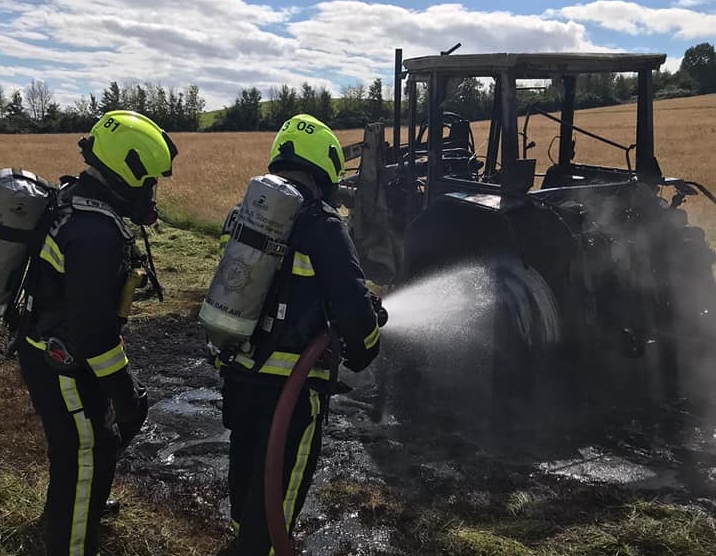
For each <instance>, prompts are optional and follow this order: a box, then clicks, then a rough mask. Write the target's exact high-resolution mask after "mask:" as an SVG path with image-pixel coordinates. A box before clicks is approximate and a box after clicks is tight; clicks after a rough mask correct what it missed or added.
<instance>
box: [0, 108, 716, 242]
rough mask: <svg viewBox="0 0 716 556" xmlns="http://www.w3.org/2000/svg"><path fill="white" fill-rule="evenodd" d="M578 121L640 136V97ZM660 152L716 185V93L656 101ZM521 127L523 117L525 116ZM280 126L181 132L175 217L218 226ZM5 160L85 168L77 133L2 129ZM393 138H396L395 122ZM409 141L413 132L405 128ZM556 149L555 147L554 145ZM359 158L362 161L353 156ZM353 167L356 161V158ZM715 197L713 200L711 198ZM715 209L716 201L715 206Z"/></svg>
mask: <svg viewBox="0 0 716 556" xmlns="http://www.w3.org/2000/svg"><path fill="white" fill-rule="evenodd" d="M575 124H576V125H577V126H579V127H582V128H586V129H587V130H589V131H591V132H595V133H598V134H601V135H603V136H604V137H606V138H608V139H610V140H612V141H616V142H617V143H620V144H623V145H627V146H628V145H629V144H630V143H631V142H632V141H633V140H634V129H635V126H636V106H635V105H633V104H628V105H620V106H610V107H606V108H595V109H592V110H584V111H580V112H578V113H577V115H576V118H575ZM488 126H489V124H488V122H476V123H474V124H473V133H474V136H475V146H476V149H477V151H478V153H480V152H482V153H484V151H485V148H486V147H485V140H486V138H487V133H488ZM654 127H655V143H656V156H657V158H658V160H659V163H660V165H661V169H662V171H663V173H664V174H665V175H667V176H677V177H682V178H685V179H689V180H694V181H697V182H700V183H703V184H705V185H706V186H707V187H708V186H710V187H711V188H713V189H714V190H716V170H715V169H714V166H713V163H712V154H711V149H712V148H713V145H715V144H716V95H704V96H699V97H689V98H680V99H669V100H663V101H659V102H656V103H655V105H654ZM519 128H520V130H521V129H522V120H521V121H520V123H519ZM557 133H558V125H557V124H556V123H555V122H551V121H549V120H547V119H546V118H544V117H540V116H533V117H532V118H531V120H530V125H529V129H528V136H529V139H530V140H532V141H535V143H536V145H537V146H536V147H535V148H534V149H532V150H530V151H529V154H530V156H532V157H535V158H537V159H538V171H540V170H544V168H546V166H547V164H548V163H549V159H548V157H547V154H548V153H547V151H548V147H549V144H550V142H551V141H552V139H553V137H554V136H555V135H556V134H557ZM273 135H274V134H273V133H270V132H227V133H177V134H173V138H174V139H175V142H176V144H177V146H178V148H179V156H178V157H177V159H176V163H175V168H174V176H173V177H172V178H171V179H169V180H165V181H163V182H162V183H161V184H160V186H159V192H158V198H159V202H160V206H161V207H162V208H163V209H164V211H165V213H166V214H168V215H170V219H171V220H172V221H175V222H178V223H181V222H182V221H188V222H192V223H194V224H196V223H205V224H210V225H211V224H213V225H214V226H218V225H219V223H220V222H221V221H222V220H223V218H224V216H225V214H226V212H227V211H228V209H229V208H230V207H231V206H232V205H233V204H235V203H236V202H237V201H238V200H239V199H240V198H241V196H242V195H243V193H244V191H245V188H246V184H247V183H248V181H249V179H250V177H251V176H253V175H256V174H261V173H264V172H265V171H266V162H267V156H268V152H269V149H270V147H271V142H272V140H273ZM337 135H338V138H339V139H340V141H341V143H342V144H344V145H345V144H348V143H352V142H356V141H360V140H361V139H362V138H363V132H362V130H340V131H338V132H337ZM0 137H1V138H0V166H4V167H8V166H14V167H23V168H26V169H28V170H31V171H33V172H35V173H38V174H40V175H42V176H44V177H46V178H47V179H50V180H56V179H57V178H58V177H59V176H60V175H62V174H70V173H76V172H78V171H79V170H80V169H81V167H82V162H81V159H80V158H79V155H78V149H77V140H78V139H79V136H77V135H71V134H66V135H5V136H0ZM386 138H387V139H388V140H392V130H391V128H387V129H386ZM576 139H577V157H576V161H578V162H590V163H600V164H606V165H611V164H614V165H620V166H625V162H624V154H623V152H622V151H620V150H618V149H615V148H613V147H610V146H608V145H605V144H603V143H599V142H597V141H595V140H594V139H591V138H589V137H587V136H585V135H579V134H578V135H577V138H576ZM403 141H407V134H406V132H405V131H403ZM552 152H553V154H554V155H555V156H556V146H555V147H553V149H552ZM351 162H355V161H351ZM349 166H351V164H350V163H349ZM709 204H710V203H709ZM693 205H694V206H693V207H687V208H689V209H693V210H690V212H691V213H692V214H693V217H694V218H695V219H696V221H697V223H698V224H700V225H703V226H704V227H706V228H707V231H708V233H709V237H710V238H711V240H712V241H713V240H716V234H715V233H714V230H713V224H712V223H711V222H710V220H711V218H709V216H708V213H709V212H711V211H710V207H708V205H706V204H705V203H704V202H703V201H702V200H701V199H697V200H696V202H694V203H693ZM713 208H714V209H716V207H713Z"/></svg>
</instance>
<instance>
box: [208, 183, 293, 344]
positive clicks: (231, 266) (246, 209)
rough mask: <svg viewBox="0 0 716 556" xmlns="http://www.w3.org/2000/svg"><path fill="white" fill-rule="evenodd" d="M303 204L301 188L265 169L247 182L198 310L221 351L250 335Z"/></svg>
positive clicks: (209, 334)
mask: <svg viewBox="0 0 716 556" xmlns="http://www.w3.org/2000/svg"><path fill="white" fill-rule="evenodd" d="M302 204H303V196H302V195H301V193H299V191H298V190H297V189H296V188H295V187H293V186H292V185H291V184H290V183H289V182H287V181H286V180H284V179H283V178H280V177H278V176H274V175H272V174H266V175H263V176H256V177H253V178H252V179H251V181H250V182H249V186H248V189H247V190H246V194H245V195H244V199H243V202H242V203H241V204H240V205H237V207H238V218H236V223H235V225H234V226H233V228H232V229H231V235H230V237H229V240H228V243H227V244H226V248H225V250H224V253H223V255H222V257H221V260H220V261H219V266H218V267H217V269H216V272H215V273H214V278H213V279H212V282H211V285H210V286H209V290H208V292H207V294H206V298H205V299H204V302H203V303H202V306H201V310H200V311H199V320H200V321H201V322H202V324H203V326H204V328H205V330H206V332H207V336H208V338H209V340H210V341H211V343H212V344H213V345H214V346H215V347H216V348H218V349H219V350H223V349H227V348H232V349H235V348H240V346H242V344H245V342H246V341H247V340H249V338H251V335H252V334H253V332H254V329H255V328H256V324H257V323H258V320H259V318H260V316H261V309H262V307H263V304H264V301H265V300H266V296H267V294H268V291H269V288H270V287H271V283H272V281H273V277H274V274H275V273H276V270H277V269H278V266H279V264H280V263H281V259H282V257H283V252H284V250H285V245H286V243H287V241H288V238H289V235H290V234H291V230H292V229H293V225H294V223H295V221H296V217H297V216H298V212H299V211H300V209H301V205H302ZM232 210H236V207H235V209H232Z"/></svg>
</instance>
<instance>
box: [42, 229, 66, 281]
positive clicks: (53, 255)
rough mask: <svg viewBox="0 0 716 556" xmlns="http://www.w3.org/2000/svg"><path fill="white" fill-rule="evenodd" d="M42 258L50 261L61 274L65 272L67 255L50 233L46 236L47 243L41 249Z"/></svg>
mask: <svg viewBox="0 0 716 556" xmlns="http://www.w3.org/2000/svg"><path fill="white" fill-rule="evenodd" d="M40 258H41V259H42V260H44V261H47V262H48V263H50V265H51V266H52V268H54V269H55V270H56V271H57V272H59V273H60V274H64V273H65V256H64V255H63V254H62V252H61V251H60V248H59V247H58V246H57V244H56V243H55V240H54V239H52V238H51V237H50V236H49V235H48V236H45V243H44V244H43V246H42V250H41V251H40Z"/></svg>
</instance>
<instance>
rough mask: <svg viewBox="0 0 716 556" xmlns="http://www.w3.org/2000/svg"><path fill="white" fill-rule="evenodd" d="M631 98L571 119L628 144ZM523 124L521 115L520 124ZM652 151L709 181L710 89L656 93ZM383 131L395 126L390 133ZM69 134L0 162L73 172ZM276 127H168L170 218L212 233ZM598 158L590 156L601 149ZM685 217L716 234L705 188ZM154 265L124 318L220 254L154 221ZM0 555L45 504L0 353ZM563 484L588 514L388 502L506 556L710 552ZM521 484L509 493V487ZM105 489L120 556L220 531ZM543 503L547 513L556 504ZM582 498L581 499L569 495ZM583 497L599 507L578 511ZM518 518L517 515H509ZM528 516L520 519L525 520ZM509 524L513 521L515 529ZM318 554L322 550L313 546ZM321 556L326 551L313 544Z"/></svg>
mask: <svg viewBox="0 0 716 556" xmlns="http://www.w3.org/2000/svg"><path fill="white" fill-rule="evenodd" d="M635 120H636V116H635V109H634V106H632V105H628V106H615V107H609V108H600V109H594V110H588V111H583V112H580V113H578V115H577V118H576V122H575V123H576V125H578V126H580V127H584V128H586V129H588V130H590V131H593V132H597V133H600V134H602V135H604V136H606V137H607V138H609V139H611V140H614V141H617V142H620V143H623V144H628V143H629V142H630V141H631V138H632V136H633V129H634V126H635ZM520 128H521V126H520ZM655 128H656V131H655V133H656V154H657V157H658V159H659V161H660V164H661V168H662V170H663V172H664V174H665V175H669V176H679V177H683V178H686V179H689V180H695V181H698V182H701V183H703V184H704V185H706V186H707V187H709V188H710V189H712V190H714V191H716V170H714V166H713V163H712V153H711V149H713V147H714V145H716V95H710V96H702V97H693V98H684V99H672V100H665V101H660V102H658V103H656V105H655ZM473 129H474V133H475V139H476V146H477V147H478V151H479V150H480V149H483V150H484V145H483V144H482V141H483V139H482V138H485V137H486V136H487V123H486V122H485V123H483V122H480V123H476V124H474V125H473ZM555 133H556V124H555V123H553V122H548V121H547V120H546V119H544V118H539V117H535V119H534V120H533V121H531V123H530V128H529V130H528V134H529V138H530V140H534V141H535V142H536V144H537V147H535V149H533V150H532V151H530V154H531V155H533V156H536V157H537V158H538V159H539V160H540V166H539V167H538V169H544V167H545V165H546V160H547V158H546V153H547V148H548V146H549V144H550V141H551V139H552V137H553V136H554V135H555ZM338 135H339V138H340V139H341V141H342V142H343V143H350V142H353V141H359V140H360V139H361V138H362V131H361V130H351V131H341V132H339V133H338ZM386 137H387V138H389V139H390V138H392V134H391V131H390V130H388V131H387V132H386ZM78 138H79V137H78V136H75V135H30V136H0V167H8V166H13V167H23V168H26V169H29V170H32V171H34V172H36V173H38V174H40V175H43V176H45V177H46V178H48V179H52V180H56V179H57V178H58V177H59V176H60V175H62V174H66V173H76V172H77V171H79V170H80V169H81V168H82V165H81V161H80V158H79V156H78V151H77V146H76V143H77V139H78ZM272 138H273V134H272V133H225V134H218V133H214V134H204V133H196V134H190V133H185V134H176V137H175V139H176V142H177V144H178V147H179V151H180V155H179V157H178V158H177V160H176V165H175V172H174V177H172V178H171V179H170V180H167V181H164V182H163V183H162V185H161V186H160V189H159V198H160V203H161V208H162V210H163V212H164V214H168V215H170V217H171V218H170V220H171V221H172V222H174V223H178V224H181V225H182V226H183V227H188V228H192V229H194V230H195V229H197V228H203V229H206V228H208V229H213V230H215V229H216V228H218V226H219V225H220V222H221V221H222V220H223V218H224V215H225V214H226V211H227V210H228V208H229V207H230V206H232V205H233V204H235V203H236V202H237V201H238V200H239V199H240V198H241V196H242V195H243V192H244V190H245V187H246V184H247V182H248V180H249V178H250V177H251V176H252V175H255V174H259V173H262V172H264V171H265V165H266V155H267V153H268V150H269V147H270V144H271V141H272ZM577 152H578V153H582V154H581V155H580V156H578V160H579V161H585V162H601V163H603V164H621V163H622V161H623V155H622V154H621V153H620V152H618V151H614V150H613V149H611V148H609V147H605V146H604V145H601V144H599V143H597V142H595V141H593V140H592V139H589V138H587V137H585V136H578V137H577ZM601 155H603V157H601V158H600V156H601ZM687 209H688V210H689V213H690V217H691V219H692V221H694V222H696V223H697V224H699V225H701V226H703V227H704V228H705V229H706V230H707V233H708V235H709V238H710V240H711V242H712V245H713V244H716V218H714V215H716V207H714V206H712V205H711V204H710V203H709V202H708V201H706V200H704V199H697V200H696V201H695V202H691V201H690V203H689V204H688V205H687ZM152 243H153V246H154V249H155V256H156V260H157V270H158V274H159V276H160V278H161V279H162V282H163V285H164V287H165V291H166V298H167V300H166V301H165V302H164V303H162V304H158V303H156V302H155V301H152V300H148V301H143V302H141V303H136V304H135V305H134V307H133V312H134V315H135V316H137V315H141V316H155V317H156V316H162V315H164V314H166V313H181V314H184V315H186V314H191V315H195V314H196V310H197V308H198V304H199V303H200V301H201V299H202V295H203V292H204V291H205V289H206V287H207V285H208V280H209V279H210V277H211V274H212V272H213V269H214V267H215V262H216V259H217V256H218V251H217V246H216V241H215V238H213V237H208V236H206V235H205V234H197V233H194V232H193V231H191V230H188V231H187V230H182V229H177V228H175V227H173V226H170V225H167V224H161V225H159V226H158V227H156V228H155V229H154V231H153V238H152ZM0 376H1V377H2V381H0V397H1V398H2V400H3V401H2V402H1V403H0V556H11V555H12V556H20V555H22V556H40V554H42V548H41V546H40V540H39V533H38V531H39V529H38V528H37V526H36V525H37V519H38V516H39V515H40V514H41V512H42V501H43V496H44V488H45V485H46V471H45V468H44V459H45V449H44V439H43V437H42V431H41V428H40V427H39V426H38V420H37V417H36V416H35V415H34V412H33V410H32V407H31V405H30V403H29V400H28V397H27V394H26V392H25V390H24V388H23V386H22V384H21V382H20V380H19V378H18V376H17V374H16V372H15V368H14V365H13V363H11V362H3V361H2V360H0ZM354 488H355V487H354V486H351V485H349V486H345V485H343V486H341V485H338V486H336V487H335V488H334V490H333V491H330V492H325V493H323V497H324V498H325V497H326V496H328V497H330V496H333V497H334V498H339V499H345V500H348V502H349V503H350V504H353V505H356V511H358V512H364V513H368V514H370V513H371V512H373V513H374V510H375V508H374V506H375V501H374V498H375V496H376V493H369V495H366V496H365V497H364V498H365V500H363V498H361V497H358V499H357V500H358V501H356V495H355V493H354V492H353V490H351V489H354ZM585 492H586V494H585V495H584V496H582V497H580V496H577V495H576V494H574V493H572V495H571V496H572V498H571V499H572V501H573V502H574V501H575V500H576V502H575V504H574V511H579V512H582V513H583V514H584V525H579V526H573V527H567V528H565V527H561V526H560V524H559V523H557V522H555V523H551V521H550V520H549V519H547V518H544V519H542V517H544V516H542V517H540V516H538V517H540V519H542V521H540V522H539V523H537V521H535V518H534V515H532V513H529V512H527V513H525V512H523V513H525V516H526V517H524V516H522V513H520V512H521V510H519V508H518V509H516V510H515V509H514V508H512V509H510V512H512V513H505V515H504V516H501V515H491V516H489V519H487V520H485V521H484V522H478V523H477V524H474V523H470V522H469V520H468V518H467V516H465V515H461V514H460V513H459V512H457V511H456V510H455V508H453V507H451V506H450V504H449V503H448V501H441V500H439V499H436V500H435V504H434V507H431V508H418V507H405V508H402V509H400V508H399V509H396V510H395V512H397V515H398V516H400V517H401V519H402V518H405V520H406V523H407V524H408V526H409V527H410V528H412V529H410V530H407V529H406V535H407V534H410V535H417V536H419V537H420V538H421V539H425V542H426V543H427V544H428V545H429V544H431V543H438V542H439V543H441V546H444V547H445V550H446V551H445V552H444V553H445V554H451V555H458V554H460V555H462V554H464V555H468V554H469V555H488V554H489V555H494V556H512V555H518V554H519V555H526V554H530V555H532V556H552V555H555V554H558V555H565V556H566V555H580V556H607V555H609V556H613V555H617V554H620V555H634V556H650V555H664V556H667V555H673V554H679V555H681V556H707V555H710V554H713V553H714V550H716V522H714V520H713V518H712V517H709V516H706V515H705V514H704V513H703V512H701V511H692V510H690V509H688V508H684V507H683V506H678V505H673V506H672V505H668V504H664V503H663V502H662V501H656V500H639V501H634V500H632V499H628V500H626V499H625V500H621V499H619V500H609V501H606V502H604V503H603V504H602V503H601V502H600V501H599V500H596V501H595V500H594V499H593V498H594V497H595V496H597V497H598V495H597V494H594V493H592V491H589V492H587V491H586V490H585ZM517 494H519V493H517ZM114 495H115V496H119V497H120V498H121V499H122V500H123V501H126V502H128V504H127V506H128V507H129V508H131V511H127V512H123V514H122V515H121V518H120V519H119V520H118V521H116V522H114V523H112V524H111V525H109V526H108V527H107V528H106V529H105V530H103V535H104V538H105V546H104V547H103V549H104V550H105V552H103V554H116V555H118V556H129V555H132V556H134V555H136V556H169V555H172V556H173V555H180V554H181V555H193V554H196V555H199V554H206V555H208V554H216V553H217V551H218V550H219V547H220V546H221V542H220V541H221V532H220V531H219V529H217V528H216V527H214V528H212V527H209V526H207V525H206V524H204V523H201V522H198V521H195V520H192V519H191V516H186V515H182V514H175V513H173V511H172V510H171V509H168V508H166V507H157V506H156V505H155V504H152V502H151V501H149V500H146V499H144V498H142V495H141V492H138V491H137V490H136V488H135V487H133V486H132V485H131V484H124V483H122V482H119V483H118V484H117V485H116V486H115V490H114ZM567 499H569V496H566V497H565V498H559V499H558V500H556V502H555V504H554V507H552V506H549V507H545V508H540V512H544V515H545V516H548V517H549V515H550V512H552V511H554V512H555V513H556V514H559V513H560V512H559V511H557V510H560V511H566V510H565V509H564V508H562V507H561V505H562V504H564V503H565V500H567ZM577 502H578V503H577ZM590 504H594V506H595V507H598V508H597V510H598V511H594V508H591V509H590V508H588V506H589V505H590ZM515 516H516V517H515ZM523 517H524V519H523ZM548 521H549V525H550V527H553V529H550V530H549V532H548V534H547V533H545V540H544V542H543V543H542V544H540V546H539V547H535V546H534V544H532V548H528V547H529V546H530V545H531V542H530V539H531V538H532V537H533V536H534V534H535V533H534V529H535V526H536V525H535V523H537V525H539V526H540V527H542V526H543V525H544V524H545V523H547V522H548ZM518 526H519V527H518ZM315 556H319V555H315ZM321 556H322V555H321Z"/></svg>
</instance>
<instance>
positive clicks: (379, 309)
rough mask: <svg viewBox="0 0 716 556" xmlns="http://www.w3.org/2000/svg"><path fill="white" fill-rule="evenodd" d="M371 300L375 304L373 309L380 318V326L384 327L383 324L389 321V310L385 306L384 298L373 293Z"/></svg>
mask: <svg viewBox="0 0 716 556" xmlns="http://www.w3.org/2000/svg"><path fill="white" fill-rule="evenodd" d="M370 302H371V303H372V304H373V310H374V311H375V315H376V317H377V318H378V326H379V327H381V328H382V327H383V326H385V323H387V322H388V311H387V310H386V308H385V307H383V300H382V299H381V298H380V296H377V295H375V294H371V296H370Z"/></svg>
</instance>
